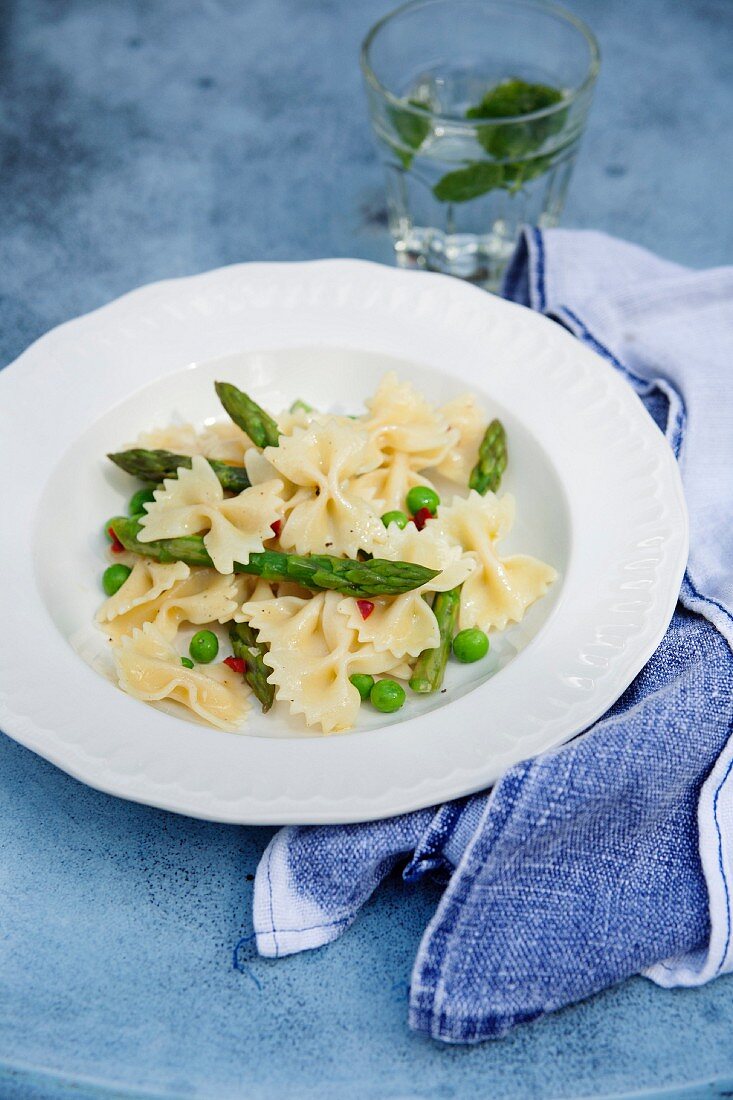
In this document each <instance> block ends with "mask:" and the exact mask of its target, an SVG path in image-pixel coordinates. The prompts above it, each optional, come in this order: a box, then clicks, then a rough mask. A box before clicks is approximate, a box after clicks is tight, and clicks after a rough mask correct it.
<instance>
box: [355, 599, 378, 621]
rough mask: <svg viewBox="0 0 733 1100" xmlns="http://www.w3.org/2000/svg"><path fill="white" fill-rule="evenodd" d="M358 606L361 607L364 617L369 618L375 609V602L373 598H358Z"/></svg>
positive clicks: (360, 611)
mask: <svg viewBox="0 0 733 1100" xmlns="http://www.w3.org/2000/svg"><path fill="white" fill-rule="evenodd" d="M356 606H357V607H358V608H359V614H360V615H361V617H362V619H368V618H369V616H370V615H371V613H372V611H373V610H374V604H373V603H372V601H371V600H357V601H356Z"/></svg>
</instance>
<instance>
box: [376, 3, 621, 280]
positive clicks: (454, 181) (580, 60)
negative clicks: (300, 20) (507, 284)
mask: <svg viewBox="0 0 733 1100" xmlns="http://www.w3.org/2000/svg"><path fill="white" fill-rule="evenodd" d="M599 64H600V56H599V51H598V45H597V43H596V40H595V38H594V36H593V34H592V33H591V31H590V30H589V29H588V27H586V26H585V24H584V23H582V22H581V21H580V20H579V19H577V18H576V17H575V16H573V15H571V14H570V13H569V12H567V11H565V10H564V9H563V8H560V7H556V6H555V5H554V4H550V3H545V2H544V0H413V2H411V3H408V4H405V5H404V6H403V7H400V8H397V10H396V11H393V12H392V13H391V14H389V15H387V16H385V18H384V19H382V20H380V22H378V23H377V24H376V25H375V26H374V27H372V29H371V30H370V31H369V33H368V35H367V37H366V39H365V40H364V44H363V46H362V51H361V65H362V71H363V74H364V80H365V83H366V89H367V96H368V99H369V110H370V115H371V121H372V126H373V128H374V133H375V135H376V138H377V143H378V145H379V149H380V152H381V156H382V159H383V161H384V166H385V169H386V174H387V206H388V211H389V225H390V231H391V233H392V237H393V239H394V246H395V252H396V257H397V263H398V264H399V266H401V267H420V268H427V269H428V270H430V271H442V272H445V273H447V274H450V275H457V276H459V277H461V278H464V279H469V280H471V281H472V282H475V283H477V284H479V285H480V286H484V287H487V288H488V289H496V288H497V286H498V285H499V282H500V280H501V275H502V272H503V270H504V267H505V266H506V263H507V260H508V259H509V257H510V256H511V254H512V251H513V248H514V245H515V242H516V239H517V234H518V231H519V228H520V226H521V225H522V224H525V223H529V224H533V225H540V226H552V225H557V223H558V220H559V217H560V213H561V211H562V206H563V202H564V199H565V192H566V190H567V186H568V182H569V180H570V174H571V172H572V169H573V164H574V163H575V159H576V156H577V152H578V146H579V143H580V139H581V136H582V133H583V129H584V126H585V121H586V117H587V114H588V109H589V107H590V102H591V98H592V95H593V87H594V84H595V80H596V76H597V75H598V68H599Z"/></svg>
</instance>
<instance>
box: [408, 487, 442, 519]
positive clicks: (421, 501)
mask: <svg viewBox="0 0 733 1100" xmlns="http://www.w3.org/2000/svg"><path fill="white" fill-rule="evenodd" d="M439 504H440V497H439V496H438V494H437V493H436V491H435V489H431V488H430V486H429V485H413V487H412V489H410V491H409V493H408V494H407V507H408V508H409V510H410V512H411V513H412V515H413V516H414V515H415V513H416V512H419V511H420V509H421V508H427V510H428V511H429V512H430V515H431V516H434V515H435V513H436V512H437V511H438V505H439Z"/></svg>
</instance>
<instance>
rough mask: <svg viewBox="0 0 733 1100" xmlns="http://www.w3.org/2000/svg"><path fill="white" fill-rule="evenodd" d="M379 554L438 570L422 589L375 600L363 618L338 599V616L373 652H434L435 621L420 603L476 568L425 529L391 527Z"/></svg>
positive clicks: (436, 638) (430, 527)
mask: <svg viewBox="0 0 733 1100" xmlns="http://www.w3.org/2000/svg"><path fill="white" fill-rule="evenodd" d="M380 554H381V556H382V557H384V558H388V559H389V560H391V561H409V562H413V563H414V564H415V565H425V566H427V568H428V569H439V570H440V572H439V573H438V576H437V577H434V578H433V579H432V580H431V581H428V582H427V584H424V585H422V587H421V588H416V589H415V590H414V591H412V592H405V593H404V594H403V595H401V596H378V597H375V598H373V599H372V600H370V601H369V602H370V603H372V604H373V605H374V609H373V611H371V612H370V614H369V615H368V616H367V618H366V619H365V618H364V617H363V615H362V613H361V611H360V610H359V605H358V604H357V601H356V600H354V599H351V598H350V597H349V598H347V599H345V600H343V601H342V603H341V606H340V609H341V611H342V612H343V613H344V614H345V615H346V616H347V619H348V623H349V626H350V627H352V628H353V629H354V630H355V631H356V633H357V637H358V639H359V641H360V642H362V643H370V644H371V645H373V646H374V648H375V649H376V650H377V651H378V652H383V651H384V650H388V651H389V652H390V653H391V654H392V656H393V657H397V658H401V657H405V656H409V657H417V656H419V654H420V653H422V651H423V650H424V649H435V647H436V646H437V645H438V644H439V642H440V629H439V627H438V621H437V619H436V618H435V615H434V614H433V612H432V609H431V607H430V604H429V603H427V602H426V600H425V599H424V598H423V597H424V596H426V595H428V594H430V593H432V592H447V591H448V590H449V589H451V588H456V587H457V586H458V585H459V584H463V582H464V581H465V580H466V579H467V577H468V576H469V575H470V574H471V572H472V571H473V569H474V568H475V563H474V562H473V561H472V560H471V559H470V558H469V557H468V556H467V555H463V554H462V551H461V548H460V547H459V546H452V545H451V544H450V543H449V542H448V540H447V539H445V538H442V537H441V536H440V535H438V534H437V533H436V532H435V530H434V529H433V525H432V524H429V525H428V526H426V527H424V528H423V530H422V531H418V529H417V528H416V527H415V526H414V524H408V525H407V527H405V528H404V530H400V529H399V527H397V525H396V524H394V523H392V524H390V526H389V528H388V543H387V546H385V547H384V548H383V549H382V550H381V551H380Z"/></svg>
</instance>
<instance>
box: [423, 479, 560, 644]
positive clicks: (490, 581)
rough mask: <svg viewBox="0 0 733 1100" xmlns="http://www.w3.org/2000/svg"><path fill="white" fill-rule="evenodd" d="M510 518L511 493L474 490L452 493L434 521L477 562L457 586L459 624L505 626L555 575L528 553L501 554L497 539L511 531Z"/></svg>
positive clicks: (465, 626)
mask: <svg viewBox="0 0 733 1100" xmlns="http://www.w3.org/2000/svg"><path fill="white" fill-rule="evenodd" d="M513 522H514V498H513V497H510V496H505V497H503V498H502V499H499V498H498V497H496V496H495V494H494V493H487V494H486V496H484V497H481V496H479V494H478V493H476V492H474V491H473V490H471V492H470V493H469V494H468V496H467V497H465V498H461V497H454V498H453V502H452V503H451V504H450V505H449V506H448V507H443V508H442V509H441V514H440V516H438V517H437V519H436V521H435V526H436V528H437V531H438V533H439V534H440V535H443V536H444V537H446V538H447V539H449V540H451V541H452V542H453V543H454V545H456V546H457V547H461V548H462V550H463V551H464V553H465V555H466V557H468V558H469V559H470V560H471V561H473V562H474V564H475V568H474V570H473V572H472V573H471V575H470V576H469V577H468V578H467V580H466V581H465V583H464V584H463V587H462V589H461V611H460V620H459V622H460V627H461V629H462V630H465V629H469V628H471V627H478V628H480V629H481V630H484V631H489V630H504V628H505V627H506V626H507V624H508V623H510V622H515V623H518V622H520V621H521V619H522V618H523V616H524V613H525V611H526V610H527V608H528V607H529V606H530V604H532V603H534V601H535V600H538V599H539V598H540V596H544V594H545V592H546V591H547V589H548V588H549V586H550V585H551V584H552V582H553V581H554V580H555V578H556V576H557V574H556V572H555V570H554V569H553V568H552V566H550V565H546V564H545V563H544V562H542V561H538V559H537V558H532V557H529V556H528V555H526V554H513V555H511V556H510V557H507V558H501V557H500V556H499V552H498V550H497V548H496V543H497V541H499V540H500V539H502V538H504V537H505V536H506V535H508V534H509V531H510V530H511V527H512V523H513Z"/></svg>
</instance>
